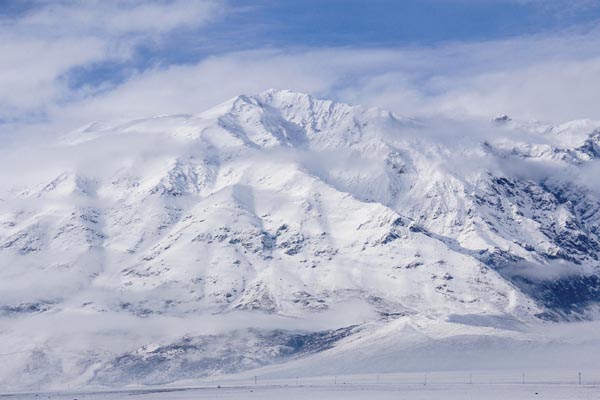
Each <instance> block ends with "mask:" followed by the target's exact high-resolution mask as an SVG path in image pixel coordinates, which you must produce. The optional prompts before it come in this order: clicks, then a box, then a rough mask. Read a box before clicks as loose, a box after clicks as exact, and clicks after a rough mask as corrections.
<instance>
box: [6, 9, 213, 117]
mask: <svg viewBox="0 0 600 400" xmlns="http://www.w3.org/2000/svg"><path fill="white" fill-rule="evenodd" d="M222 10H223V5H222V4H221V3H220V2H218V1H212V0H197V1H194V0H191V1H181V0H177V1H159V2H152V3H148V2H143V1H137V0H134V1H124V0H106V1H99V0H91V1H86V2H79V1H68V0H64V1H52V2H46V1H42V2H34V3H33V6H32V7H30V8H28V9H26V10H25V11H24V12H23V13H20V14H19V15H18V16H16V17H15V16H14V15H10V16H4V17H2V18H0V51H1V52H2V57H1V58H0V122H5V123H6V122H7V121H8V122H10V121H13V120H20V119H23V118H31V116H32V115H33V116H36V117H37V118H39V117H41V116H43V115H45V113H46V112H47V108H48V106H49V105H52V104H57V103H61V102H64V101H68V100H69V99H71V98H73V97H74V96H78V95H80V94H81V93H74V92H72V91H71V90H70V88H69V87H68V86H69V85H68V79H66V78H67V77H68V74H69V72H70V71H72V70H73V69H74V68H78V67H82V66H89V65H93V64H94V63H102V62H106V61H107V60H110V61H112V62H124V61H126V60H128V59H130V58H131V57H133V55H134V51H135V49H136V46H138V45H139V44H140V43H143V42H148V41H160V40H161V38H162V37H163V36H164V35H166V34H168V33H170V32H173V31H176V30H181V29H191V28H198V27H201V26H203V25H205V24H207V23H209V22H210V21H211V19H213V18H216V17H218V15H219V14H220V13H221V12H222Z"/></svg>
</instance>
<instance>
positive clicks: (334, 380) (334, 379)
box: [333, 375, 337, 385]
mask: <svg viewBox="0 0 600 400" xmlns="http://www.w3.org/2000/svg"><path fill="white" fill-rule="evenodd" d="M333 384H334V385H337V375H334V376H333Z"/></svg>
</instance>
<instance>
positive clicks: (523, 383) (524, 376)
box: [523, 373, 525, 385]
mask: <svg viewBox="0 0 600 400" xmlns="http://www.w3.org/2000/svg"><path fill="white" fill-rule="evenodd" d="M524 384H525V373H523V385H524Z"/></svg>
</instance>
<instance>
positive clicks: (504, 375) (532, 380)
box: [0, 371, 600, 400]
mask: <svg viewBox="0 0 600 400" xmlns="http://www.w3.org/2000/svg"><path fill="white" fill-rule="evenodd" d="M578 378H579V377H578V374H577V373H574V374H573V373H571V372H568V371H562V372H556V371H554V372H548V371H544V372H536V373H529V374H525V375H524V376H523V374H522V373H521V372H516V371H513V372H507V371H487V372H485V371H479V372H469V371H462V372H453V373H444V372H438V373H428V374H379V375H377V374H372V375H360V376H328V377H321V378H313V379H311V378H304V379H290V380H272V381H261V380H257V382H256V383H255V382H254V380H253V379H251V380H249V381H243V380H237V381H236V380H233V379H229V380H227V381H219V380H217V381H209V382H205V383H204V384H202V385H197V386H188V387H159V388H146V387H136V388H130V389H123V390H96V391H94V390H89V391H69V390H65V391H52V392H29V393H6V394H0V398H1V399H7V400H8V399H14V400H17V399H18V400H33V399H40V398H49V399H55V400H73V399H86V400H124V399H136V398H142V399H150V400H152V399H156V400H192V399H194V400H196V399H230V400H237V399H240V400H241V399H286V400H304V399H321V400H337V399H340V400H342V399H343V400H348V399H350V400H353V399H357V400H358V399H361V400H362V399H370V400H385V399H394V400H399V399H400V400H402V399H406V400H433V399H435V400H438V399H443V400H521V399H523V400H525V399H552V400H574V399H577V400H585V399H598V398H599V397H600V373H596V374H594V375H593V376H591V377H590V376H583V379H584V380H583V382H582V383H581V384H579V382H578ZM586 378H587V379H588V381H585V379H586ZM590 378H591V379H596V380H595V381H593V380H592V381H590Z"/></svg>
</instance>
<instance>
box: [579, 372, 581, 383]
mask: <svg viewBox="0 0 600 400" xmlns="http://www.w3.org/2000/svg"><path fill="white" fill-rule="evenodd" d="M579 384H580V385H581V372H580V373H579Z"/></svg>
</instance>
